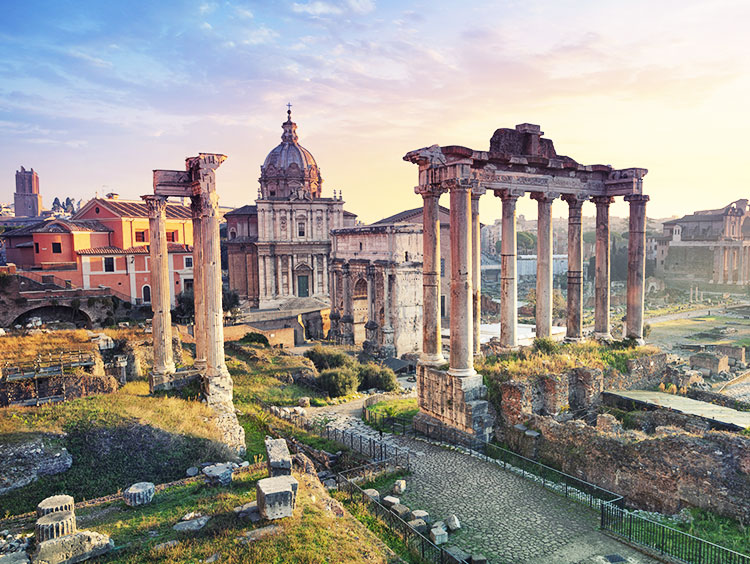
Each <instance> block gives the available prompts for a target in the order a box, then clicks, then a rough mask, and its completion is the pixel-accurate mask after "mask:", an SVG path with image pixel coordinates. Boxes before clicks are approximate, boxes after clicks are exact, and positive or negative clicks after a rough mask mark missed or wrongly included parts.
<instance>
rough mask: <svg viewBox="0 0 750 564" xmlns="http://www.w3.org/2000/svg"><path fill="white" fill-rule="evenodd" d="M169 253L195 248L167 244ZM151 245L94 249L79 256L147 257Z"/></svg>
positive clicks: (190, 251)
mask: <svg viewBox="0 0 750 564" xmlns="http://www.w3.org/2000/svg"><path fill="white" fill-rule="evenodd" d="M167 251H168V252H170V253H192V252H193V247H192V246H191V245H183V244H181V243H167ZM150 252H151V251H150V248H149V245H139V246H137V247H130V248H127V249H121V248H120V247H94V248H93V249H81V250H80V251H78V254H79V255H147V254H149V253H150Z"/></svg>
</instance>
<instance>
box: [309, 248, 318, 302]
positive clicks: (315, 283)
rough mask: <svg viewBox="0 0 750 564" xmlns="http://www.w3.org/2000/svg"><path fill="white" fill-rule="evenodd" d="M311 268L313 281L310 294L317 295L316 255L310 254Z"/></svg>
mask: <svg viewBox="0 0 750 564" xmlns="http://www.w3.org/2000/svg"><path fill="white" fill-rule="evenodd" d="M311 258H312V268H313V283H312V294H311V295H313V296H317V295H318V255H311Z"/></svg>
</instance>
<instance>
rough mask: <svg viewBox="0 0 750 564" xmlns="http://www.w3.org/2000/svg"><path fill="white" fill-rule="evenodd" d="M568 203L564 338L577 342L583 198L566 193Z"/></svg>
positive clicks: (579, 333)
mask: <svg viewBox="0 0 750 564" xmlns="http://www.w3.org/2000/svg"><path fill="white" fill-rule="evenodd" d="M563 200H565V201H566V202H567V203H568V319H567V322H566V326H567V330H566V332H565V340H566V341H568V342H577V341H580V340H581V339H582V338H583V332H582V326H581V323H582V319H583V264H582V254H583V248H582V238H581V207H582V206H583V202H584V200H585V197H584V198H579V197H578V196H576V195H573V194H566V195H564V196H563Z"/></svg>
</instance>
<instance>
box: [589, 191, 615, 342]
mask: <svg viewBox="0 0 750 564" xmlns="http://www.w3.org/2000/svg"><path fill="white" fill-rule="evenodd" d="M593 200H594V203H595V204H596V259H595V262H596V310H595V313H594V337H595V338H597V339H602V340H607V341H610V340H612V334H611V333H610V325H609V297H610V284H609V275H610V272H609V205H610V204H611V203H612V202H613V201H614V198H612V197H610V196H596V197H594V198H593Z"/></svg>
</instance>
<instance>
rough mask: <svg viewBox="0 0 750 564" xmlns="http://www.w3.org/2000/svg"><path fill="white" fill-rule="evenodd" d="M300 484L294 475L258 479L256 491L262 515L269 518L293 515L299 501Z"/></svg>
mask: <svg viewBox="0 0 750 564" xmlns="http://www.w3.org/2000/svg"><path fill="white" fill-rule="evenodd" d="M298 485H299V484H298V482H297V480H296V479H295V478H293V477H292V476H275V477H273V478H263V479H262V480H258V483H257V484H256V486H255V491H256V499H257V502H258V510H259V511H260V515H261V517H263V518H264V519H268V520H273V519H282V518H284V517H291V516H292V514H293V512H294V506H295V504H296V501H297V487H298Z"/></svg>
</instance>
